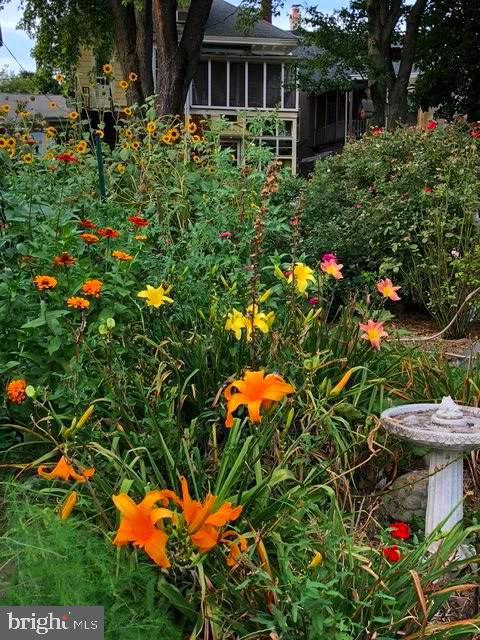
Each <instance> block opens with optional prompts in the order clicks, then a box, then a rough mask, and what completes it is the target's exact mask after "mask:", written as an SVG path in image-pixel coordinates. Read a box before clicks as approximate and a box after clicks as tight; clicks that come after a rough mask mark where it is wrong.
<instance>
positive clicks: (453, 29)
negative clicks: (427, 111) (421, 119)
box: [415, 0, 480, 121]
mask: <svg viewBox="0 0 480 640" xmlns="http://www.w3.org/2000/svg"><path fill="white" fill-rule="evenodd" d="M479 60H480V3H478V2H471V1H470V0H453V1H452V0H436V1H435V2H434V3H432V4H431V6H430V7H429V10H428V11H427V13H426V15H425V18H424V23H423V28H422V31H421V35H420V39H419V47H418V53H417V56H416V61H415V64H416V66H417V67H418V69H419V72H420V75H419V78H418V80H417V82H416V85H415V98H416V100H417V103H418V104H419V105H420V106H422V107H423V108H427V107H431V106H437V105H439V109H438V114H439V115H440V116H443V117H445V118H449V119H451V118H452V117H453V116H454V115H455V114H466V115H467V116H468V118H469V119H470V120H472V121H477V120H480V66H479Z"/></svg>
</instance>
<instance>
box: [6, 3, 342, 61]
mask: <svg viewBox="0 0 480 640" xmlns="http://www.w3.org/2000/svg"><path fill="white" fill-rule="evenodd" d="M229 1H230V2H232V4H240V1H241V0H229ZM292 4H301V0H296V1H295V0H287V1H286V2H285V5H284V8H283V9H282V15H281V16H279V17H278V18H275V19H274V24H276V25H277V26H279V27H281V28H283V29H288V14H289V11H290V7H291V5H292ZM308 4H309V5H316V6H317V8H318V9H319V10H321V11H324V12H330V11H333V10H334V9H339V8H340V7H342V6H345V5H346V4H347V3H346V2H345V1H344V0H319V1H318V2H316V3H315V2H314V1H313V2H312V0H310V1H309V2H308ZM21 17H22V11H21V9H20V0H11V2H10V3H9V4H7V5H6V6H5V8H4V9H3V10H2V11H0V26H1V29H2V35H3V41H4V43H5V45H6V46H7V47H8V48H9V49H10V51H11V52H12V54H13V56H14V57H15V58H16V59H17V60H18V62H16V61H15V60H14V59H13V57H12V55H10V53H9V52H8V51H7V49H6V48H5V47H2V48H0V68H3V67H5V66H8V70H9V71H14V72H15V73H18V72H19V71H21V69H22V67H23V68H24V69H27V70H29V71H34V70H35V61H34V60H33V59H32V57H31V55H30V51H31V49H32V47H33V44H34V43H33V41H32V40H31V39H30V38H29V37H28V36H27V34H26V33H25V32H24V31H20V30H18V29H16V26H17V24H18V22H19V20H20V19H21Z"/></svg>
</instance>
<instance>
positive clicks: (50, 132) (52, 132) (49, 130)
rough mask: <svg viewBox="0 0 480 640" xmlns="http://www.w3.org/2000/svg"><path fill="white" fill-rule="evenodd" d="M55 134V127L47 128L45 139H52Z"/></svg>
mask: <svg viewBox="0 0 480 640" xmlns="http://www.w3.org/2000/svg"><path fill="white" fill-rule="evenodd" d="M56 133H57V130H56V129H55V127H47V128H46V129H45V135H46V136H47V138H49V139H51V138H54V137H55V135H56Z"/></svg>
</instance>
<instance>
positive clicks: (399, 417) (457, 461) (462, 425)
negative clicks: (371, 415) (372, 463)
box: [381, 396, 480, 536]
mask: <svg viewBox="0 0 480 640" xmlns="http://www.w3.org/2000/svg"><path fill="white" fill-rule="evenodd" d="M381 420H382V424H383V426H384V428H385V429H386V430H387V431H389V432H390V433H391V434H392V435H395V436H397V437H398V438H401V439H403V440H407V441H408V442H411V443H413V444H417V445H421V446H424V447H428V448H429V449H430V454H429V476H428V497H427V514H426V521H425V534H426V535H427V536H428V535H429V534H431V533H432V532H433V531H434V530H435V529H437V528H438V527H439V525H441V530H442V531H443V532H445V533H446V532H448V531H450V530H451V529H452V528H453V527H454V526H455V525H456V524H457V522H460V521H461V520H462V518H463V457H464V454H465V453H466V452H469V451H472V450H473V449H477V448H479V447H480V409H477V408H474V407H466V406H463V405H462V406H459V405H457V404H455V402H454V401H453V400H452V398H451V397H450V396H448V397H446V398H443V400H442V402H441V404H429V403H419V404H407V405H403V406H400V407H394V408H393V409H387V410H386V411H383V413H382V414H381Z"/></svg>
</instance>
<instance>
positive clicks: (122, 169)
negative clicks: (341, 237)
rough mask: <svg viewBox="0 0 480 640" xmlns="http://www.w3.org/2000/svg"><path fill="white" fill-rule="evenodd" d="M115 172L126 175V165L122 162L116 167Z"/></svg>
mask: <svg viewBox="0 0 480 640" xmlns="http://www.w3.org/2000/svg"><path fill="white" fill-rule="evenodd" d="M127 144H128V143H127ZM115 171H116V172H117V173H119V174H120V175H122V173H125V165H124V164H123V163H122V162H118V163H117V165H116V166H115Z"/></svg>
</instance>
